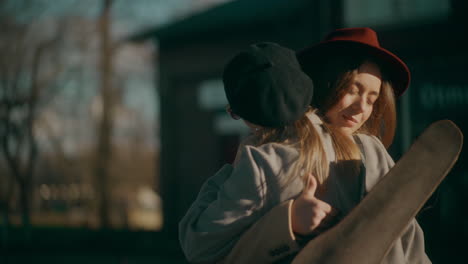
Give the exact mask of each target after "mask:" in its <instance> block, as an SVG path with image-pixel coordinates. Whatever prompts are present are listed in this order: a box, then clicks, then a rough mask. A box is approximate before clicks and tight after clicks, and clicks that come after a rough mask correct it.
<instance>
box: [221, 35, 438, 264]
mask: <svg viewBox="0 0 468 264" xmlns="http://www.w3.org/2000/svg"><path fill="white" fill-rule="evenodd" d="M297 55H298V59H299V61H300V63H301V66H302V69H303V70H304V72H306V73H307V74H308V75H309V76H310V77H311V78H312V79H313V80H314V97H313V100H312V106H313V107H315V108H316V109H317V112H316V113H317V114H318V116H320V118H321V119H322V120H324V121H325V122H324V123H323V125H324V126H325V127H327V128H328V129H329V130H331V131H339V132H341V133H331V135H332V136H333V135H335V136H334V137H333V144H334V149H335V152H336V156H337V159H336V160H337V161H338V164H337V165H338V166H337V167H338V168H339V169H341V170H340V171H341V173H337V174H336V175H339V176H340V180H339V181H335V182H334V181H333V174H332V173H330V176H329V177H328V178H327V180H326V181H325V182H323V183H322V184H321V187H322V190H323V189H325V190H327V189H328V193H334V194H336V195H337V196H338V199H337V200H335V201H333V199H330V198H329V197H328V198H327V197H325V198H323V195H321V194H320V193H319V191H320V189H321V188H320V187H319V189H318V191H317V192H315V193H314V191H315V190H314V189H313V188H312V190H311V191H310V189H309V191H307V189H306V191H304V192H303V193H302V194H301V195H300V196H298V197H297V198H296V199H294V200H290V201H287V202H284V203H282V204H281V205H279V206H276V207H275V208H274V209H272V210H270V211H269V212H268V214H267V215H265V216H264V217H263V218H261V219H260V220H258V221H257V222H256V223H255V224H254V225H253V227H251V228H250V229H249V230H248V231H247V232H245V233H244V234H243V236H242V237H241V239H240V240H239V241H238V243H237V244H236V245H235V247H234V249H233V250H232V251H231V252H230V254H229V255H228V257H227V258H225V259H224V261H225V263H240V262H243V263H247V262H251V261H255V263H271V262H275V261H278V260H281V259H283V260H284V261H285V263H288V261H292V260H293V258H294V253H295V252H297V251H298V250H300V246H301V245H303V244H304V242H305V241H304V239H310V238H311V237H313V236H314V235H317V233H320V232H321V231H324V229H323V228H321V226H320V225H321V224H322V222H326V220H327V219H326V218H325V220H323V221H319V222H318V223H317V221H316V220H317V217H316V216H315V215H314V213H311V212H313V208H315V206H316V205H315V200H316V199H317V197H322V200H325V201H327V202H329V203H330V204H331V205H332V206H334V207H336V208H337V209H338V210H339V211H340V212H341V213H342V214H343V215H346V213H347V212H349V210H350V207H351V208H352V207H353V206H354V205H355V203H354V204H353V203H350V204H348V205H346V204H347V202H346V200H347V199H348V200H353V199H349V197H355V198H354V199H356V196H355V194H356V190H358V189H361V192H360V195H359V198H358V200H357V202H359V200H360V199H361V198H362V197H363V195H365V193H367V192H368V191H369V190H370V189H371V188H372V187H373V186H374V185H375V184H376V183H377V182H378V181H379V179H380V178H381V177H382V176H384V175H385V174H386V173H387V172H388V171H389V170H390V168H391V167H392V166H393V165H394V162H393V160H392V159H391V157H390V156H389V155H388V153H387V151H386V149H385V147H384V145H385V146H389V145H390V144H391V143H392V140H393V136H394V133H395V124H396V111H395V97H398V96H400V95H401V94H403V92H404V91H405V90H406V89H407V88H408V84H409V81H410V73H409V70H408V68H407V66H406V65H405V63H404V62H403V61H401V60H400V59H399V58H398V57H397V56H395V55H394V54H392V53H391V52H389V51H388V50H385V49H383V48H382V47H380V45H379V42H378V40H377V35H376V33H375V32H374V31H373V30H371V29H369V28H346V29H339V30H336V31H333V32H332V33H330V34H329V35H328V36H327V38H326V39H325V40H324V41H322V42H320V43H319V44H318V45H315V46H312V47H309V48H306V49H304V50H302V51H300V52H298V54H297ZM336 135H344V136H345V137H336ZM366 135H370V136H366ZM348 139H352V140H353V141H354V142H355V143H357V144H349V141H348ZM369 139H370V141H371V142H369ZM379 139H380V140H382V142H383V143H384V144H382V143H381V141H380V140H379ZM347 142H348V143H347ZM372 143H373V144H372ZM356 147H359V149H360V152H361V155H362V164H363V166H361V168H360V177H358V178H353V177H350V175H355V174H354V173H351V174H349V173H347V172H346V169H344V170H343V168H344V167H342V166H340V165H339V163H340V160H341V161H343V160H346V157H343V154H346V153H351V156H353V155H354V154H353V153H355V149H356ZM340 155H341V156H340ZM330 169H331V170H332V169H333V162H332V163H331V165H330ZM336 175H335V176H336ZM337 182H338V183H339V182H341V183H343V182H344V183H346V182H347V183H348V185H346V184H342V185H341V186H340V187H339V188H335V189H334V192H332V191H331V189H333V185H335V184H336V183H337ZM319 186H320V185H319ZM346 186H347V187H348V189H346ZM349 186H355V187H357V188H354V189H353V187H349ZM311 194H312V195H311ZM316 196H317V197H316ZM354 202H356V200H354ZM390 224H391V223H390ZM383 228H385V227H383ZM337 246H338V247H346V245H340V244H339V241H337ZM363 250H365V249H363ZM288 255H289V258H288ZM285 257H286V260H285ZM382 263H431V261H430V260H429V258H428V257H427V255H426V253H425V249H424V236H423V233H422V230H421V228H420V226H419V225H418V223H417V222H416V220H415V219H413V220H412V221H411V222H410V223H409V225H408V227H407V229H406V230H405V231H404V232H403V233H402V235H401V236H400V237H399V238H398V239H397V240H396V241H395V242H394V244H393V245H392V247H391V248H390V249H389V251H388V253H387V255H386V256H385V258H384V259H383V261H382Z"/></svg>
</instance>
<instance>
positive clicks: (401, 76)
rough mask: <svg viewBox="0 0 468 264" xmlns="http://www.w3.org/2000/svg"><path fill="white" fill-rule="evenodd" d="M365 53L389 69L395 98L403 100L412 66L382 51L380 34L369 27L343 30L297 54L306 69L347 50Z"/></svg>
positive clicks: (386, 51) (334, 32) (338, 30)
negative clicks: (400, 97) (401, 96)
mask: <svg viewBox="0 0 468 264" xmlns="http://www.w3.org/2000/svg"><path fill="white" fill-rule="evenodd" d="M347 50H349V51H350V52H363V53H365V54H368V55H369V56H370V57H371V58H373V59H374V60H376V62H377V63H380V64H381V65H382V66H384V67H385V69H384V70H383V71H388V72H384V73H385V74H387V75H388V76H389V79H390V81H391V82H392V84H393V89H394V92H395V96H396V97H399V96H400V95H402V94H403V93H404V92H405V91H406V89H408V86H409V83H410V80H411V74H410V71H409V69H408V66H406V64H405V63H404V62H403V61H402V60H401V59H400V58H398V56H396V55H395V54H393V53H391V52H390V51H388V50H386V49H384V48H382V47H381V46H380V43H379V40H378V38H377V33H376V32H375V31H374V30H372V29H370V28H367V27H363V28H343V29H337V30H335V31H333V32H331V33H330V34H329V35H328V36H327V37H326V38H325V40H323V41H322V42H320V43H318V44H316V45H313V46H310V47H307V48H305V49H303V50H300V51H299V52H297V57H298V59H299V62H300V63H301V65H303V66H307V65H310V64H311V63H313V64H316V65H320V63H322V62H324V61H325V60H327V58H330V56H333V55H334V54H335V55H336V54H338V53H340V54H342V52H343V51H347Z"/></svg>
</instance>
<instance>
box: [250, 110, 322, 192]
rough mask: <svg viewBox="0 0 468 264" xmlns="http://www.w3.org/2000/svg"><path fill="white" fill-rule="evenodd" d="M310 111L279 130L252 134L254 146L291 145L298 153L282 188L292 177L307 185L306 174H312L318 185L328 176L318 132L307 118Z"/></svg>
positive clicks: (258, 131)
mask: <svg viewBox="0 0 468 264" xmlns="http://www.w3.org/2000/svg"><path fill="white" fill-rule="evenodd" d="M311 111H312V109H309V110H308V111H307V113H306V114H304V116H303V117H302V118H301V119H299V120H297V121H296V122H294V123H293V124H291V125H288V126H284V127H280V128H266V127H263V128H261V129H258V130H256V131H255V132H254V135H255V137H256V142H255V145H257V146H259V145H262V144H266V143H271V142H276V143H281V144H286V145H292V146H293V147H295V148H296V149H297V150H298V152H299V157H298V160H297V161H296V162H295V164H294V165H293V166H294V167H293V169H292V171H291V172H290V174H289V175H288V176H287V177H286V178H285V179H284V180H283V182H282V183H281V184H282V185H283V186H285V185H287V184H288V183H289V182H291V181H292V180H293V179H294V177H297V176H300V177H302V180H303V182H304V184H307V181H308V179H307V176H308V173H312V174H313V175H314V176H315V177H316V178H317V180H318V181H319V183H323V181H324V180H325V179H326V178H327V176H328V170H329V169H328V161H327V158H326V155H325V150H324V148H323V146H322V142H321V140H320V137H319V134H318V132H317V131H316V130H315V128H314V127H313V125H312V123H311V121H310V120H309V118H308V117H307V114H308V113H310V112H311Z"/></svg>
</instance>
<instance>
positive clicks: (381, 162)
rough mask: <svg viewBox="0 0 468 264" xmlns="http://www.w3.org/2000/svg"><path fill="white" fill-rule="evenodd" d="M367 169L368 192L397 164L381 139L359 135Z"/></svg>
mask: <svg viewBox="0 0 468 264" xmlns="http://www.w3.org/2000/svg"><path fill="white" fill-rule="evenodd" d="M357 137H358V139H359V141H360V142H358V144H360V145H361V148H362V152H363V153H362V154H363V157H364V166H365V168H366V190H367V191H369V190H370V189H372V187H373V186H374V185H375V184H376V183H377V182H378V181H379V180H380V179H381V178H382V177H383V176H385V174H387V172H388V171H389V170H390V169H391V168H392V167H393V165H394V164H395V163H394V162H393V159H392V157H391V156H390V155H389V154H388V152H387V149H386V148H385V146H384V145H383V144H382V142H381V141H380V139H379V138H377V137H376V136H372V135H367V134H357Z"/></svg>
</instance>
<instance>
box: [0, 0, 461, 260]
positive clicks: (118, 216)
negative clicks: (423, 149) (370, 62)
mask: <svg viewBox="0 0 468 264" xmlns="http://www.w3.org/2000/svg"><path fill="white" fill-rule="evenodd" d="M467 11H468V5H467V2H466V1H464V0H232V1H229V0H134V1H125V0H0V29H1V35H0V263H30V262H32V261H34V262H36V263H185V259H184V257H183V254H182V253H181V250H180V248H179V245H178V241H177V224H178V221H179V219H180V218H181V217H182V216H183V215H184V213H185V211H186V210H187V209H188V207H189V206H190V204H191V203H192V201H193V200H194V199H195V197H196V195H197V194H198V191H199V188H200V186H201V184H202V183H203V182H204V181H205V180H206V179H207V178H208V177H209V176H211V175H213V174H214V173H215V172H216V171H217V170H218V169H219V168H220V167H221V166H222V165H223V164H224V163H226V162H231V161H232V160H233V158H234V156H235V153H236V148H237V144H238V143H239V142H240V140H241V139H242V137H243V136H245V135H246V133H247V128H246V127H245V126H243V124H242V122H239V121H235V120H232V119H230V117H229V116H228V115H227V114H226V113H225V111H224V109H225V106H226V103H227V101H226V98H225V97H224V91H223V87H222V82H221V75H222V70H223V67H224V64H225V63H226V62H227V61H228V60H229V59H230V58H231V57H232V56H233V55H234V54H235V53H237V52H238V51H239V50H241V49H243V48H245V47H246V46H247V45H248V44H251V43H253V42H259V41H273V42H278V43H280V44H282V45H284V46H287V47H289V48H292V49H296V50H297V49H301V48H303V47H305V46H308V45H311V44H314V43H317V42H318V41H320V40H321V39H322V38H323V37H324V36H325V34H326V33H327V32H329V31H331V30H333V29H335V28H340V27H354V26H369V27H372V28H373V29H375V30H376V31H377V32H378V34H379V38H380V42H381V45H382V46H383V47H384V48H387V49H389V50H390V51H392V52H394V53H396V54H398V55H399V56H400V57H401V58H402V59H403V60H404V61H405V62H406V63H407V64H408V66H409V67H410V69H411V71H412V82H411V86H410V89H409V90H408V91H407V92H406V93H405V94H404V96H402V97H401V98H400V99H399V101H398V114H399V121H398V130H397V136H396V139H395V141H394V143H393V145H392V146H391V148H390V150H389V151H390V153H391V155H392V156H393V157H394V159H395V160H397V159H398V158H399V157H401V155H402V154H403V153H404V152H405V151H406V150H407V149H408V147H409V146H410V144H411V142H412V141H413V140H414V139H415V138H416V137H417V136H418V135H419V134H420V133H421V132H422V130H423V129H424V128H425V127H427V126H428V125H429V124H430V123H431V122H433V121H436V120H439V119H451V120H453V121H454V122H455V123H457V125H459V126H460V128H461V129H462V130H463V131H464V132H466V131H467V124H468V120H467V118H466V117H465V116H466V115H467V114H468V111H467V110H468V78H467V77H466V75H467V73H466V70H467V69H468V67H467V66H468V65H467V61H468V51H467V48H466V47H468V39H467V38H468V37H467V35H468V32H467V31H468V25H467V24H468V23H467V20H466V18H465V14H466V13H467ZM466 155H467V154H466V148H464V150H463V151H462V154H461V156H460V159H459V161H458V163H457V164H456V165H455V167H454V169H453V170H452V172H451V173H450V174H449V175H448V176H447V178H446V179H445V180H444V181H443V183H442V184H441V185H440V187H439V188H438V189H437V191H436V192H435V194H434V195H433V196H432V197H431V198H430V200H429V201H428V203H427V204H426V205H425V207H424V208H423V209H422V210H421V212H420V213H419V214H418V216H417V218H418V220H419V222H420V224H421V226H422V228H423V230H424V232H425V236H426V248H427V253H428V255H429V257H430V258H431V260H432V261H433V262H434V263H458V262H462V261H463V260H466V257H465V254H464V250H465V246H466V245H467V242H466V241H468V220H467V219H468V213H467V211H468V210H467V205H466V204H467V202H468V192H467V190H468V175H467V174H468V173H467V168H466V166H465V163H466V162H467V158H466Z"/></svg>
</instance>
